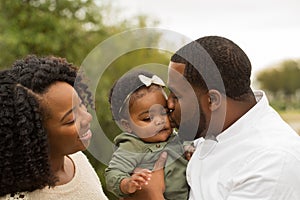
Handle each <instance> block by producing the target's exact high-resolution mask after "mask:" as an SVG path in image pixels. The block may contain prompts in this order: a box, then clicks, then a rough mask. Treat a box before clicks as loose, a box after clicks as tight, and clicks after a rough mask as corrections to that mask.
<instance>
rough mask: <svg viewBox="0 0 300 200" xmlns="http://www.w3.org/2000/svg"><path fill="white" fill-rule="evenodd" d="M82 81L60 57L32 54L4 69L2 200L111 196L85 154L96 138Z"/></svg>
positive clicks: (0, 92)
mask: <svg viewBox="0 0 300 200" xmlns="http://www.w3.org/2000/svg"><path fill="white" fill-rule="evenodd" d="M75 79H76V81H79V84H78V87H76V88H74V87H73V85H74V82H75ZM81 81H82V78H81V75H80V74H78V73H77V69H76V68H75V67H74V66H73V65H72V64H70V63H68V62H67V61H66V60H65V59H62V58H56V57H44V58H38V57H36V56H28V57H26V58H25V59H23V60H19V61H17V62H15V63H14V64H13V66H12V68H11V69H9V70H5V71H1V72H0V171H1V174H0V200H7V199H31V200H35V199H37V200H40V199H47V200H48V199H55V200H59V199H75V200H76V199H95V200H107V198H106V197H105V195H104V193H103V190H102V187H101V183H100V181H99V179H98V177H97V174H96V173H95V171H94V169H93V168H92V166H91V165H90V163H89V162H88V160H87V158H86V157H85V155H84V154H83V153H82V152H81V151H83V150H85V149H86V147H87V146H88V144H89V141H90V139H91V136H92V133H91V131H90V122H91V120H92V116H91V115H90V114H89V113H88V112H87V109H86V106H87V105H92V98H91V93H90V92H89V91H88V90H87V86H86V85H85V84H84V83H82V82H81Z"/></svg>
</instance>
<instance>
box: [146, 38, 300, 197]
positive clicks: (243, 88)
mask: <svg viewBox="0 0 300 200" xmlns="http://www.w3.org/2000/svg"><path fill="white" fill-rule="evenodd" d="M250 75H251V64H250V61H249V59H248V57H247V56H246V54H245V53H244V52H243V50H242V49H240V47H238V46H237V45H236V44H235V43H233V42H232V41H230V40H228V39H226V38H222V37H217V36H209V37H203V38H200V39H198V40H196V41H195V42H192V43H190V44H188V45H186V46H184V47H182V48H181V49H180V50H178V51H177V52H176V53H175V54H174V55H173V56H172V58H171V62H170V65H169V84H168V85H169V87H170V89H171V90H172V91H173V92H172V93H171V94H170V96H169V100H168V107H169V108H170V109H171V110H172V112H171V114H170V118H171V119H172V121H173V124H174V125H175V126H177V127H179V132H180V133H181V135H185V134H188V137H187V138H191V137H192V136H195V139H197V138H200V137H204V138H205V141H203V142H201V141H200V142H199V141H197V143H196V151H195V152H194V154H193V156H192V158H191V160H190V161H189V164H188V167H187V181H188V183H189V185H190V187H191V190H190V197H189V199H190V200H196V199H204V200H221V199H226V200H250V199H251V200H253V199H260V200H267V199H268V200H269V199H272V200H279V199H286V200H299V199H300V173H299V172H298V170H299V169H300V138H299V136H298V135H297V133H296V132H295V131H293V130H292V129H291V128H290V127H289V126H288V125H287V124H286V123H285V122H284V121H283V120H282V119H281V118H280V116H279V115H278V114H277V113H276V112H275V111H274V110H273V109H272V108H271V107H270V106H269V103H268V100H267V98H266V96H265V94H264V93H263V92H262V91H252V89H251V88H250ZM186 82H188V83H189V84H190V86H191V87H192V90H190V89H187V88H186V87H185V85H186ZM194 97H196V99H197V104H194V102H192V103H191V102H190V99H195V98H194ZM197 117H198V119H197ZM195 125H196V127H197V128H193V127H194V126H195ZM182 127H183V128H182ZM162 163H163V162H162ZM157 174H159V173H155V174H153V176H152V181H153V182H155V181H157V180H158V179H160V185H162V184H161V181H162V180H163V178H162V177H158V176H157ZM147 189H148V190H150V189H152V188H150V187H149V188H146V190H147ZM160 190H162V189H160ZM160 190H158V189H157V187H156V191H155V189H153V191H152V193H159V192H160ZM148 199H151V198H150V197H149V198H148ZM157 199H158V198H156V200H157Z"/></svg>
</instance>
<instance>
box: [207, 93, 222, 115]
mask: <svg viewBox="0 0 300 200" xmlns="http://www.w3.org/2000/svg"><path fill="white" fill-rule="evenodd" d="M208 98H209V99H208V103H209V109H210V110H211V111H215V110H217V109H218V108H219V107H220V106H221V104H222V94H221V93H220V92H219V91H218V90H209V91H208Z"/></svg>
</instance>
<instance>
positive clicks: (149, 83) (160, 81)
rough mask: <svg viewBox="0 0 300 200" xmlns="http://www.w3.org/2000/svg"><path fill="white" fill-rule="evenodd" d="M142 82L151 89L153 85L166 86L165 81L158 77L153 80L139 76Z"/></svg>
mask: <svg viewBox="0 0 300 200" xmlns="http://www.w3.org/2000/svg"><path fill="white" fill-rule="evenodd" d="M138 77H139V79H140V81H141V82H142V83H144V84H145V85H146V87H149V86H150V85H151V84H152V83H153V84H156V85H160V86H165V83H164V82H163V80H161V79H160V78H159V77H158V76H156V75H153V76H152V78H149V77H147V76H144V75H142V74H141V75H139V76H138Z"/></svg>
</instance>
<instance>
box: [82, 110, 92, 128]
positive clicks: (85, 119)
mask: <svg viewBox="0 0 300 200" xmlns="http://www.w3.org/2000/svg"><path fill="white" fill-rule="evenodd" d="M81 115H82V116H81V121H80V125H81V126H82V127H85V126H89V125H90V123H91V121H92V119H93V117H92V115H91V114H90V113H89V112H88V111H87V110H83V111H82V112H81Z"/></svg>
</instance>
